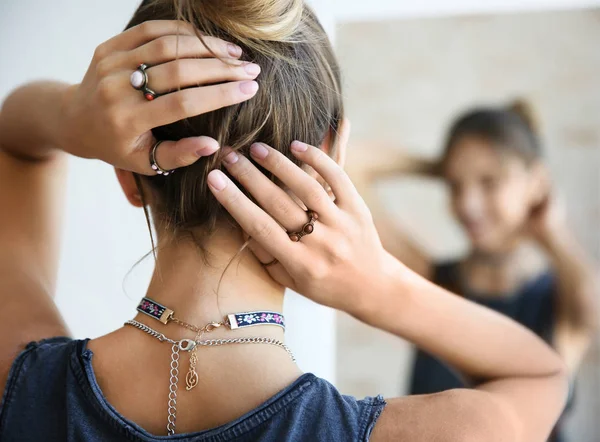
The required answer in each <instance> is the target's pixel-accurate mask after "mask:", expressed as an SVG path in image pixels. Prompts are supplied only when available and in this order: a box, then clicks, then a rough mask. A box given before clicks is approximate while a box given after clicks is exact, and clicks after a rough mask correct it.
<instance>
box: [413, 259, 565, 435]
mask: <svg viewBox="0 0 600 442" xmlns="http://www.w3.org/2000/svg"><path fill="white" fill-rule="evenodd" d="M433 282H435V283H436V284H438V285H440V286H442V287H444V288H446V289H448V290H450V291H452V292H455V293H460V294H461V295H463V296H464V297H465V298H467V299H469V300H471V301H474V302H476V303H478V304H480V305H483V306H485V307H488V308H491V309H492V310H495V311H497V312H498V313H502V314H504V315H506V316H508V317H510V318H512V319H514V320H515V321H517V322H519V323H521V324H522V325H524V326H525V327H527V328H528V329H530V330H532V331H533V332H534V333H536V334H537V335H538V336H540V337H541V338H543V339H544V340H545V341H546V342H548V343H549V344H551V343H552V334H553V330H554V322H555V321H554V319H555V313H554V298H555V294H556V280H555V277H554V274H553V273H552V272H550V271H548V272H545V273H543V274H541V275H540V276H538V277H536V278H534V279H533V280H531V281H529V282H528V283H526V284H525V285H523V286H522V287H521V288H520V289H519V290H517V292H516V293H514V294H511V295H509V296H503V297H500V298H498V297H495V298H492V297H486V296H482V295H481V294H479V295H478V294H476V293H468V291H465V290H464V286H463V284H462V283H461V276H460V265H459V262H451V263H446V264H442V265H438V266H437V267H436V269H435V273H434V278H433ZM465 387H466V385H465V383H464V382H463V380H462V379H461V377H460V375H459V374H458V373H457V372H456V371H454V370H453V369H452V368H450V367H448V366H447V365H445V364H444V363H443V362H441V361H439V360H437V359H435V358H434V357H433V356H431V355H429V354H427V353H425V352H423V351H420V350H419V351H417V355H416V359H415V362H414V367H413V373H412V379H411V384H410V393H411V394H430V393H438V392H441V391H445V390H450V389H453V388H465ZM559 433H560V431H559V427H558V426H557V427H556V429H555V435H554V436H553V437H552V438H551V439H550V441H552V442H560V441H562V440H563V439H562V438H561V437H560V434H559Z"/></svg>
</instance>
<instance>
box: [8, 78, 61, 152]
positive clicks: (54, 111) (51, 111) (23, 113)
mask: <svg viewBox="0 0 600 442" xmlns="http://www.w3.org/2000/svg"><path fill="white" fill-rule="evenodd" d="M68 88H69V86H68V85H66V84H64V83H59V82H37V83H29V84H26V85H24V86H21V87H19V88H18V89H16V90H14V91H13V92H12V93H11V94H10V95H9V96H8V97H7V98H6V100H5V101H4V103H3V105H2V110H1V112H0V134H1V137H0V146H1V148H2V150H4V151H5V152H8V153H10V154H12V155H15V156H17V157H21V158H27V159H32V160H41V159H46V158H48V157H50V156H51V155H52V154H53V152H55V151H56V148H57V147H58V146H59V145H60V130H61V115H62V106H63V103H64V97H65V94H66V92H67V91H68Z"/></svg>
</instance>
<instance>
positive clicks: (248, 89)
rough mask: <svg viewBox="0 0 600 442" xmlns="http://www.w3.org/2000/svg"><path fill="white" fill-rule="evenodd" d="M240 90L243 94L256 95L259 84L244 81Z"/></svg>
mask: <svg viewBox="0 0 600 442" xmlns="http://www.w3.org/2000/svg"><path fill="white" fill-rule="evenodd" d="M240 90H241V91H242V93H243V94H246V95H254V94H255V93H256V91H257V90H258V83H257V82H256V81H244V82H243V83H240Z"/></svg>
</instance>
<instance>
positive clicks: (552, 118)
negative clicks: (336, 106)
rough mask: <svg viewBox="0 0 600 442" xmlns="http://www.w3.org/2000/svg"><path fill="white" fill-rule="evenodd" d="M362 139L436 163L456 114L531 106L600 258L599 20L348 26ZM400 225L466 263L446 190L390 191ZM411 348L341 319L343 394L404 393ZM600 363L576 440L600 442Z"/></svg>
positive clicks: (594, 357) (342, 49) (413, 183)
mask: <svg viewBox="0 0 600 442" xmlns="http://www.w3.org/2000/svg"><path fill="white" fill-rule="evenodd" d="M337 46H338V53H339V55H340V59H341V64H342V69H343V72H344V74H345V86H346V97H347V103H348V108H349V116H350V119H351V121H352V123H353V132H354V133H353V138H354V139H357V138H358V139H369V138H377V139H383V140H387V141H389V142H390V144H393V145H395V146H398V147H403V148H406V149H408V150H411V151H414V152H419V153H423V154H425V155H429V156H434V155H436V154H437V153H439V151H440V146H441V143H442V140H443V137H444V132H445V129H446V128H447V125H448V124H449V121H450V120H451V119H452V117H453V116H455V115H456V113H457V112H460V111H462V110H464V109H466V108H468V107H470V106H472V105H473V104H478V103H491V104H494V103H502V102H506V101H507V100H510V99H511V98H513V97H515V96H524V97H526V98H528V99H529V100H530V101H531V102H532V103H533V104H534V106H535V107H536V108H537V110H538V113H539V117H540V120H541V123H542V128H541V129H542V136H543V139H544V142H545V147H546V153H547V159H548V163H549V165H550V167H551V169H552V171H553V176H554V180H555V182H556V185H557V187H558V189H559V191H560V192H561V193H562V195H563V196H564V198H565V199H566V203H567V207H568V209H569V216H570V222H571V225H572V227H573V229H574V230H575V232H576V234H577V236H578V237H579V239H580V240H581V241H582V242H583V244H584V245H585V247H586V248H587V250H588V251H589V252H590V253H591V254H593V255H594V256H595V257H596V258H600V229H599V228H598V227H599V225H600V223H599V222H600V87H599V86H600V51H599V50H598V48H599V47H600V10H587V11H576V12H575V11H574V12H552V13H528V14H518V15H493V16H492V15H491V16H471V17H455V18H443V19H421V20H408V21H402V20H397V21H389V22H381V21H380V22H370V23H349V24H345V25H343V26H341V27H340V29H339V33H338V40H337ZM381 192H382V193H383V195H384V197H385V198H386V199H387V201H388V204H389V206H390V207H391V209H392V211H393V212H394V213H395V214H397V218H398V222H400V223H401V224H403V226H404V227H405V228H406V229H407V230H408V231H410V232H411V233H412V234H414V236H415V237H416V238H417V240H418V241H419V242H420V243H421V244H422V245H423V247H425V248H426V249H427V250H428V251H429V252H430V253H431V254H433V255H434V256H436V257H442V256H450V255H455V254H457V253H460V252H461V250H463V248H464V240H463V238H462V237H461V235H460V232H459V231H458V229H457V227H456V225H454V224H453V222H452V221H451V220H450V218H449V216H448V214H447V210H446V206H445V200H446V198H445V194H444V190H443V188H442V187H441V186H440V185H439V184H435V183H427V182H419V181H417V180H403V181H402V182H391V183H389V184H386V185H385V186H383V188H382V189H381ZM411 357H412V352H411V349H410V346H408V345H407V344H406V343H403V342H401V341H400V340H398V339H397V338H395V337H392V336H389V335H387V334H384V333H382V332H379V331H377V330H374V329H371V328H368V327H366V326H364V325H362V324H360V323H358V322H356V321H355V320H353V319H351V318H349V317H347V316H346V315H342V314H340V318H339V323H338V367H339V368H338V385H339V386H340V388H341V389H342V390H343V391H344V392H345V393H350V394H355V395H359V396H364V395H373V394H375V393H383V394H384V395H387V396H394V395H398V394H401V393H403V391H404V389H405V382H406V375H407V369H408V367H409V363H410V358H411ZM599 378H600V356H599V352H598V349H595V350H594V351H593V352H592V353H591V354H590V355H589V357H588V360H587V362H586V364H585V366H584V368H583V369H582V376H581V381H580V384H581V385H580V388H579V391H578V395H579V398H578V399H579V400H578V407H577V408H576V410H575V413H574V416H573V417H572V418H571V422H570V427H571V431H572V432H573V433H572V434H573V435H574V437H573V440H574V441H577V442H579V441H581V442H588V441H590V442H591V441H597V440H600V430H599V429H598V428H597V427H595V425H598V424H597V423H596V422H595V419H596V418H594V416H596V417H597V416H598V415H599V413H600V404H599V403H598V398H597V397H598V396H599V393H600V379H599Z"/></svg>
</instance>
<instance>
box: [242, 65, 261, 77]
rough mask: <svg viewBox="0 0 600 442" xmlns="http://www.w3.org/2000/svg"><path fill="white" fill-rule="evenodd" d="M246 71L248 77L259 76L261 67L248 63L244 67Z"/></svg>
mask: <svg viewBox="0 0 600 442" xmlns="http://www.w3.org/2000/svg"><path fill="white" fill-rule="evenodd" d="M244 70H245V71H246V73H247V74H248V75H252V76H257V75H258V74H260V66H259V65H257V64H255V63H248V64H247V65H245V66H244Z"/></svg>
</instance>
